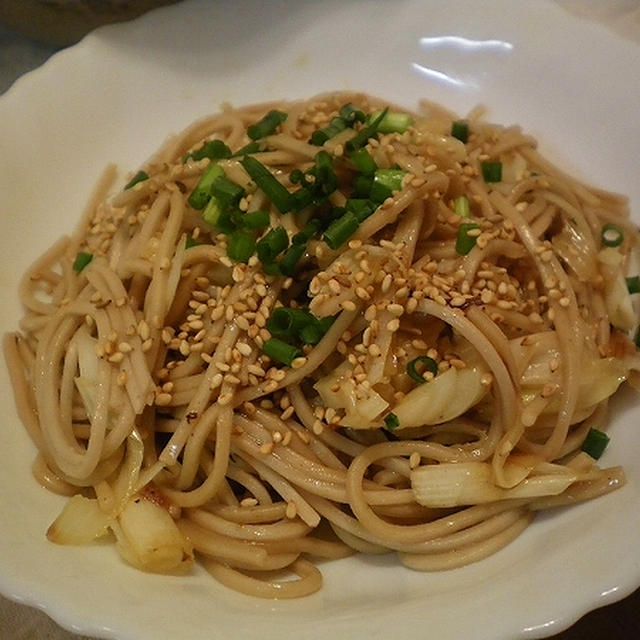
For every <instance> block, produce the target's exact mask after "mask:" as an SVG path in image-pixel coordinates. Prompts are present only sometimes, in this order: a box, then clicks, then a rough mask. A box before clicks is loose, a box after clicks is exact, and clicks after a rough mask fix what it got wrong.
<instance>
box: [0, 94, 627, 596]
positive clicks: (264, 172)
mask: <svg viewBox="0 0 640 640" xmlns="http://www.w3.org/2000/svg"><path fill="white" fill-rule="evenodd" d="M247 145H248V146H247ZM115 181H116V174H115V170H114V169H113V168H111V169H109V170H108V171H107V172H106V173H105V175H104V178H103V179H102V180H101V182H100V183H99V185H98V186H97V188H96V190H95V193H94V195H93V197H92V199H91V201H90V203H89V204H88V206H87V209H86V212H85V214H84V216H83V218H82V220H81V222H80V224H79V226H78V228H77V231H76V232H75V233H74V234H73V235H71V236H69V237H64V238H62V239H61V240H59V241H58V242H56V243H55V244H54V245H53V246H52V247H51V248H50V249H49V250H48V251H47V252H46V253H45V254H44V255H42V256H41V257H39V258H38V259H37V260H36V261H35V262H34V264H33V265H32V267H31V268H30V269H29V270H28V272H27V273H26V274H25V275H24V277H23V279H22V281H21V284H20V296H21V299H22V303H23V305H24V309H25V313H24V317H23V319H22V322H21V326H20V331H19V332H16V333H13V334H10V335H7V336H5V339H4V349H5V354H6V358H7V361H8V365H9V368H10V372H11V376H12V382H13V386H14V390H15V397H16V403H17V406H18V410H19V414H20V418H21V420H22V421H23V422H24V425H25V427H26V428H27V430H28V432H29V435H30V436H31V438H32V439H33V441H34V443H35V445H36V447H37V449H38V455H37V460H36V462H35V464H34V467H33V472H34V474H35V476H36V478H37V479H38V480H39V481H40V482H41V483H42V484H43V485H44V486H45V487H47V488H48V489H50V490H51V491H54V492H56V493H60V494H63V495H66V496H69V501H68V502H67V504H66V506H65V507H64V509H63V511H62V513H61V514H60V516H59V518H58V519H57V520H56V521H55V522H54V523H53V524H52V526H51V527H50V529H49V531H48V536H49V538H50V539H51V540H53V541H55V542H59V543H63V544H83V543H88V542H90V541H91V540H94V539H97V538H100V537H103V536H113V537H114V539H115V541H116V544H117V547H118V549H119V550H120V552H121V554H122V556H123V557H124V559H125V560H126V561H128V562H130V563H131V564H133V565H134V566H136V567H139V568H141V569H144V570H147V571H157V572H176V571H186V570H188V568H189V567H190V566H191V563H192V562H193V560H194V556H196V555H197V557H198V558H199V559H200V561H201V563H202V565H203V566H204V567H206V568H207V570H208V571H209V572H210V573H211V574H212V575H213V576H214V577H215V578H216V579H218V580H219V581H220V582H222V583H223V584H225V585H228V586H229V587H231V588H232V589H237V590H239V591H242V592H245V593H249V594H252V595H256V596H261V597H268V598H271V597H275V598H293V597H299V596H304V595H307V594H310V593H313V592H315V591H317V590H318V589H320V587H321V584H322V576H321V574H320V571H319V569H318V567H317V566H316V564H315V563H314V559H317V558H341V557H344V556H347V555H350V554H352V553H356V552H360V553H390V552H396V554H397V557H398V558H399V560H400V562H401V563H402V564H404V565H406V566H407V567H410V568H413V569H419V570H427V571H433V570H442V569H449V568H452V567H457V566H461V565H464V564H467V563H470V562H475V561H478V560H480V559H482V558H485V557H486V556H488V555H490V554H492V553H495V552H496V551H498V550H499V549H501V548H502V547H504V546H505V545H506V544H508V543H509V542H510V541H511V540H513V539H514V538H515V537H516V536H518V535H519V534H520V533H521V532H522V531H523V530H524V529H525V528H526V527H527V525H528V524H529V523H530V522H531V520H532V518H533V516H534V514H535V512H536V511H538V510H540V509H547V508H552V507H556V506H560V505H567V504H573V503H575V502H578V501H580V500H586V499H591V498H594V497H597V496H600V495H603V494H605V493H607V492H609V491H612V490H614V489H616V488H618V487H620V486H621V485H622V484H623V483H624V474H623V471H622V469H621V468H619V467H612V468H605V469H601V468H600V467H599V466H598V464H597V463H596V458H597V457H598V456H599V453H600V451H595V450H593V449H592V448H591V444H589V443H588V442H589V440H590V439H593V438H595V439H596V441H599V442H600V443H604V444H606V441H607V436H606V435H605V433H604V431H605V430H606V426H607V418H608V412H607V405H608V401H609V398H610V397H611V396H612V395H613V394H614V393H615V392H616V390H617V389H618V387H619V385H620V384H621V383H622V382H623V381H625V380H631V381H632V382H633V378H634V376H635V370H636V369H637V367H638V359H637V354H636V346H635V344H634V342H633V339H632V338H630V337H629V334H630V333H631V332H633V331H634V330H635V328H636V324H637V320H636V314H635V312H634V309H633V304H632V302H633V299H632V292H633V291H634V290H635V289H634V278H631V279H630V280H629V281H627V280H625V278H626V277H627V275H631V276H633V274H628V271H629V269H630V262H631V258H632V254H633V251H634V250H635V248H636V245H637V239H638V236H637V231H636V229H635V227H634V226H633V225H632V223H631V222H630V220H629V217H628V210H627V202H626V200H625V198H623V197H621V196H617V195H614V194H611V193H607V192H605V191H602V190H598V189H595V188H592V187H590V186H587V185H584V184H582V183H580V182H579V181H578V180H576V179H574V178H572V177H570V176H568V175H566V174H564V173H563V172H561V171H560V170H558V169H557V168H556V167H555V166H554V165H552V164H551V163H550V162H549V161H548V160H547V159H545V158H544V157H542V156H541V155H540V154H539V153H538V151H537V150H536V142H535V140H534V139H533V138H531V137H530V136H527V135H525V134H523V133H522V131H521V129H520V128H519V127H515V126H511V127H502V126H497V125H492V124H488V123H486V122H485V121H484V120H483V118H482V117H481V114H480V112H479V111H476V112H473V113H472V114H470V115H469V116H468V117H467V118H465V119H460V118H458V117H457V116H455V115H453V114H451V113H449V112H447V111H446V110H444V109H443V108H441V107H439V106H437V105H434V104H430V103H424V104H422V105H421V109H420V112H419V113H408V112H407V111H405V110H402V109H398V108H397V107H394V106H389V105H388V104H387V103H385V102H384V101H382V100H380V99H377V98H374V97H371V96H367V95H363V94H351V93H349V94H347V93H332V94H327V95H322V96H319V97H316V98H313V99H311V100H308V101H298V102H290V103H272V104H260V105H252V106H248V107H243V108H239V109H236V108H231V107H225V108H224V109H223V110H222V111H221V112H220V113H219V114H217V115H214V116H212V117H208V118H205V119H203V120H201V121H199V122H196V123H195V124H193V125H192V126H190V127H189V128H187V129H186V130H185V131H184V132H183V133H182V134H180V135H178V136H175V137H173V138H171V139H169V140H168V142H166V143H165V145H164V146H163V147H162V148H161V149H160V150H159V151H158V152H157V153H156V155H155V156H154V157H153V158H151V159H150V160H149V161H148V162H147V163H146V164H145V166H144V167H143V170H142V171H141V172H139V173H138V174H137V175H136V176H135V179H134V180H132V181H131V183H129V184H127V185H126V186H125V187H124V188H120V187H119V188H115V187H114V185H115ZM114 189H115V193H114V192H113V191H114ZM585 441H587V443H586V444H585ZM583 449H584V450H583ZM601 449H602V447H600V450H601Z"/></svg>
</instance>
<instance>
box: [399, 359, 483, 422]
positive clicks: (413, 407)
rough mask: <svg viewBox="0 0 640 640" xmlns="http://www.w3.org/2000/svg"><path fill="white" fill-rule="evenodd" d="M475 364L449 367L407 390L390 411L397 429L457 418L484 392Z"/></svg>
mask: <svg viewBox="0 0 640 640" xmlns="http://www.w3.org/2000/svg"><path fill="white" fill-rule="evenodd" d="M483 374H484V371H483V370H482V369H481V368H479V367H467V368H466V369H456V368H455V367H451V368H449V369H447V370H446V371H444V372H443V373H440V374H438V375H437V376H436V377H435V378H433V379H432V380H430V381H429V382H425V383H424V384H420V385H418V386H416V387H415V388H414V389H412V390H411V391H410V392H409V393H407V394H406V395H405V396H404V397H403V398H402V400H400V402H399V403H398V404H397V405H395V407H393V409H392V411H393V413H394V414H395V415H396V417H397V418H398V422H399V426H398V427H397V428H398V429H403V428H405V427H419V426H421V425H425V424H440V423H442V422H447V421H448V420H452V419H453V418H457V417H458V416H460V415H462V414H463V413H464V412H465V411H467V410H468V409H469V408H470V407H472V406H474V405H475V404H477V403H478V402H479V401H480V400H481V399H482V398H483V397H484V395H485V393H486V392H487V386H486V385H483V384H482V382H481V379H482V375H483Z"/></svg>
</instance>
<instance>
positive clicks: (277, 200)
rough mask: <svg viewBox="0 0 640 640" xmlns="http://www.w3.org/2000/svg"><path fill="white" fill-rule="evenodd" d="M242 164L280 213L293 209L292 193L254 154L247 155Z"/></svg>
mask: <svg viewBox="0 0 640 640" xmlns="http://www.w3.org/2000/svg"><path fill="white" fill-rule="evenodd" d="M240 164H242V166H243V167H244V169H245V171H246V172H247V173H248V174H249V176H250V178H251V179H252V180H253V181H254V182H255V183H256V185H258V188H259V189H262V191H263V192H264V194H265V195H266V196H267V198H269V200H271V202H272V203H273V206H274V207H275V208H276V209H277V210H278V211H279V212H280V213H287V211H290V210H291V204H292V203H291V194H290V193H289V191H288V190H287V188H286V187H285V186H284V185H283V184H281V183H280V182H278V180H277V178H276V177H275V176H274V175H273V174H272V173H271V171H269V169H267V167H265V166H264V165H263V164H262V162H260V161H259V160H256V159H255V158H254V157H253V156H245V157H244V158H242V160H241V161H240Z"/></svg>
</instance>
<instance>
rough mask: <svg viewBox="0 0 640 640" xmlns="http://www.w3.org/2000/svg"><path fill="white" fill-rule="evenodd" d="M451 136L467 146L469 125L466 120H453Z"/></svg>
mask: <svg viewBox="0 0 640 640" xmlns="http://www.w3.org/2000/svg"><path fill="white" fill-rule="evenodd" d="M451 136H452V137H454V138H457V139H458V140H460V142H462V143H464V144H467V141H468V140H469V123H468V122H467V121H466V120H455V121H454V122H452V123H451Z"/></svg>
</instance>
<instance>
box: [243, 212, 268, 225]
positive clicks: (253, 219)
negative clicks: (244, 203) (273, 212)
mask: <svg viewBox="0 0 640 640" xmlns="http://www.w3.org/2000/svg"><path fill="white" fill-rule="evenodd" d="M240 224H241V226H242V227H244V228H245V229H253V230H256V229H257V230H259V229H266V228H267V227H268V226H269V212H268V211H263V210H262V209H259V210H257V211H247V213H245V214H243V215H242V217H241V218H240Z"/></svg>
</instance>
